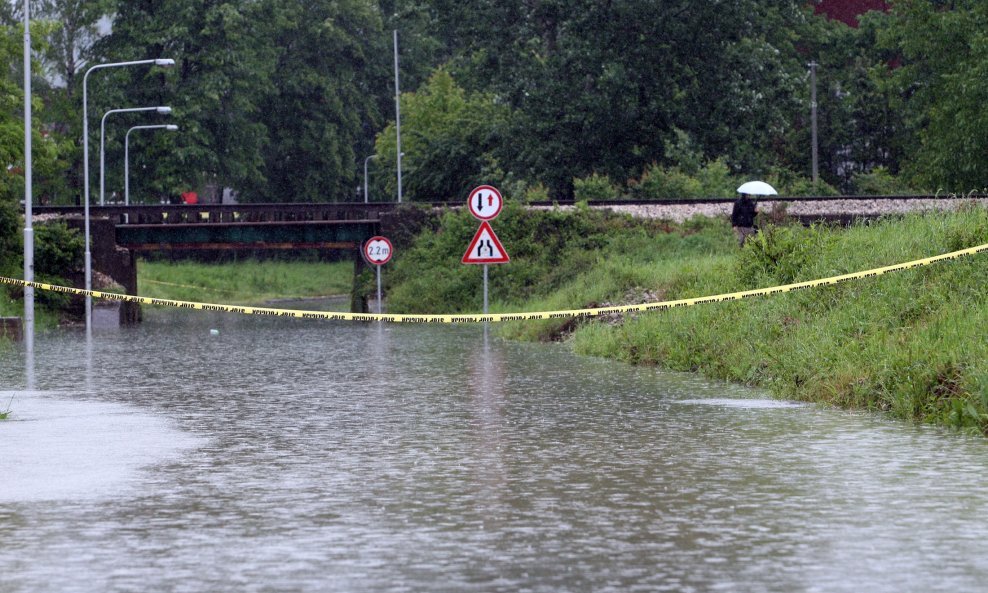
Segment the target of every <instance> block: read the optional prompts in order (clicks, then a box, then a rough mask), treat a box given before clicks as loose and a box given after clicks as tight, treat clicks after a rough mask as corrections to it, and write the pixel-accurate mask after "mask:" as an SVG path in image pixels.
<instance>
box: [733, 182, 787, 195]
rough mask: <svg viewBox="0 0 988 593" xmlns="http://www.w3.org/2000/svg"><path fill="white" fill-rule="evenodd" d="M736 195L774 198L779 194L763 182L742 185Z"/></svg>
mask: <svg viewBox="0 0 988 593" xmlns="http://www.w3.org/2000/svg"><path fill="white" fill-rule="evenodd" d="M738 193H739V194H748V195H751V196H775V195H778V194H779V192H777V191H775V188H774V187H772V186H771V185H769V184H767V183H765V182H764V181H749V182H748V183H742V184H741V187H739V188H738Z"/></svg>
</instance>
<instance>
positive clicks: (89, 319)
mask: <svg viewBox="0 0 988 593" xmlns="http://www.w3.org/2000/svg"><path fill="white" fill-rule="evenodd" d="M146 64H151V65H154V66H165V67H167V66H174V65H175V60H172V59H170V58H157V59H153V60H135V61H132V62H113V63H109V64H97V65H95V66H93V67H91V68H89V69H88V70H86V73H85V74H84V75H83V77H82V179H83V182H82V186H83V206H84V210H85V212H84V217H85V239H84V241H85V243H86V255H85V266H86V290H87V291H90V290H92V289H93V264H92V259H93V258H92V252H91V251H90V247H89V92H88V83H89V75H90V74H92V73H93V72H94V71H95V70H102V69H105V68H121V67H125V66H141V65H146ZM92 328H93V297H92V296H90V295H89V294H86V333H87V334H88V333H90V332H92Z"/></svg>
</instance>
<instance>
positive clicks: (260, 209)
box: [32, 202, 395, 225]
mask: <svg viewBox="0 0 988 593" xmlns="http://www.w3.org/2000/svg"><path fill="white" fill-rule="evenodd" d="M394 206H395V205H393V204H387V203H377V204H364V203H342V202H334V203H319V204H294V203H293V204H178V205H176V204H165V205H134V206H122V205H111V206H91V207H90V209H89V210H90V216H93V217H100V218H109V219H111V220H112V221H113V222H114V223H115V224H122V225H127V224H142V225H143V224H201V223H226V224H229V223H238V222H242V223H258V222H300V221H348V220H377V219H379V218H380V215H381V214H382V213H384V212H389V211H391V210H393V209H394ZM32 210H33V213H34V214H35V215H43V214H54V215H58V216H73V215H80V216H81V215H82V213H83V207H82V206H35V207H34V208H33V209H32Z"/></svg>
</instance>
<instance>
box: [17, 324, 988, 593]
mask: <svg viewBox="0 0 988 593" xmlns="http://www.w3.org/2000/svg"><path fill="white" fill-rule="evenodd" d="M212 330H215V331H212ZM35 351H36V352H35V357H34V360H33V361H31V362H32V363H33V364H32V365H30V366H29V365H27V364H26V361H25V360H24V355H23V354H22V353H20V352H18V351H16V350H14V351H9V350H8V351H5V352H4V353H2V354H0V381H2V383H0V407H5V406H6V405H7V403H8V401H9V400H10V398H13V400H12V402H11V403H10V407H11V409H12V414H11V420H8V421H6V422H3V423H0V448H2V449H0V450H2V454H0V567H2V568H0V592H2V593H21V592H41V591H59V592H97V591H98V592H101V593H102V592H108V591H138V590H140V591H176V592H177V591H210V592H225V591H231V592H232V591H237V592H242V591H258V592H260V591H307V592H308V591H311V592H316V591H319V592H324V591H341V592H343V591H357V592H362V591H396V592H397V591H402V592H406V591H411V592H417V591H423V592H424V591H478V592H480V591H484V592H486V591H505V592H507V591H512V592H513V591H535V592H543V591H544V592H549V591H595V592H599V591H615V592H618V591H620V592H627V591H696V592H705V591H778V592H793V591H820V592H829V591H834V592H838V591H839V592H844V591H847V592H852V591H853V592H859V591H869V592H870V593H878V592H886V591H887V592H896V593H901V592H904V591H916V592H921V591H922V592H929V591H981V590H985V587H986V583H988V521H986V520H985V517H988V480H986V478H985V476H988V445H986V443H985V441H984V440H982V439H980V438H968V437H962V436H957V435H951V434H948V433H945V432H942V431H939V430H935V429H929V428H922V427H915V426H911V425H908V424H903V423H898V422H892V421H888V420H885V419H883V418H881V417H877V416H873V415H869V414H863V413H848V412H842V411H835V410H830V409H823V408H819V407H815V406H807V405H799V404H792V403H787V402H780V401H775V400H772V399H770V398H768V396H767V395H766V394H765V393H761V392H758V391H753V390H748V389H744V388H740V387H736V386H731V385H725V384H722V383H717V382H711V381H706V380H704V379H702V378H698V377H694V376H689V375H682V374H675V373H666V372H662V371H660V370H657V369H654V368H633V367H627V366H624V365H621V364H619V363H615V362H612V361H605V360H598V359H592V358H582V357H577V356H574V355H572V354H570V353H569V352H568V351H567V350H566V349H565V347H561V346H558V345H557V346H544V345H531V344H519V343H511V342H504V341H500V340H497V339H494V338H492V337H487V338H486V339H485V335H484V332H483V328H481V327H475V326H469V327H460V326H456V327H449V326H444V327H435V326H428V327H423V326H381V325H377V324H344V323H330V322H312V321H299V320H291V319H262V318H251V317H240V316H234V315H229V314H205V313H199V312H188V311H149V312H147V314H146V321H145V323H143V324H141V325H140V326H139V327H133V328H123V329H121V330H116V331H107V332H96V333H95V335H94V336H93V338H92V340H90V341H88V342H87V340H86V339H85V336H84V333H83V332H79V331H59V332H52V333H42V334H40V335H39V336H38V337H37V340H36V344H35ZM28 368H30V369H31V370H32V371H33V376H32V377H31V379H32V381H31V384H32V385H33V387H34V388H33V389H32V390H28V389H27V388H26V386H27V385H28V380H27V377H26V369H28Z"/></svg>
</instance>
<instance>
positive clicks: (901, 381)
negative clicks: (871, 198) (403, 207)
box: [390, 208, 988, 434]
mask: <svg viewBox="0 0 988 593" xmlns="http://www.w3.org/2000/svg"><path fill="white" fill-rule="evenodd" d="M622 220H624V222H621V221H622ZM475 224H476V223H475V222H473V223H471V222H470V221H469V220H464V217H463V215H457V216H449V217H447V218H446V219H445V220H444V224H443V228H442V229H441V230H440V232H438V233H431V234H424V235H423V236H421V237H420V238H419V240H418V242H417V244H416V246H415V247H414V248H413V249H410V250H408V252H407V253H405V254H404V256H403V257H402V258H401V259H398V258H396V260H397V265H396V267H395V272H394V273H393V274H392V275H391V278H392V279H393V281H394V282H396V283H397V284H396V285H395V286H394V288H393V289H392V290H391V292H390V295H391V305H392V306H391V309H392V310H393V311H399V310H401V311H406V310H408V311H410V310H416V311H423V312H440V311H443V312H445V311H448V310H450V309H457V308H460V309H467V310H476V309H477V305H476V304H475V303H477V302H479V296H478V295H479V294H480V293H479V286H480V280H479V276H480V274H479V270H464V268H470V267H469V266H462V265H460V264H459V263H458V259H459V257H460V256H461V255H462V251H463V249H464V248H465V245H466V242H467V241H469V238H470V234H471V233H472V228H473V227H475ZM553 224H558V225H560V227H561V229H562V230H561V231H559V232H557V231H555V230H552V229H551V228H550V227H551V225H553ZM494 227H495V229H496V231H497V233H498V235H499V237H500V238H501V239H502V242H503V243H504V244H505V248H506V249H507V250H508V252H509V254H510V255H511V257H512V263H510V264H508V265H506V266H502V267H498V268H495V269H493V270H492V272H491V274H492V285H493V286H494V288H492V298H494V299H499V300H498V301H497V302H496V304H494V305H492V310H494V311H518V310H553V309H571V308H582V307H593V306H601V305H603V304H621V303H629V302H632V301H637V302H642V301H654V300H671V299H678V298H688V297H697V296H704V295H710V294H719V293H726V292H734V291H739V290H748V289H754V288H761V287H768V286H774V285H780V284H787V283H791V282H799V281H804V280H812V279H815V278H822V277H828V276H835V275H840V274H845V273H850V272H855V271H859V270H864V269H870V268H876V267H881V266H885V265H890V264H895V263H900V262H905V261H910V260H914V259H920V258H923V257H927V256H930V255H935V254H939V253H944V252H947V251H953V250H957V249H962V248H965V247H970V246H974V245H979V244H983V243H988V211H986V210H985V209H983V208H980V209H979V208H972V209H969V210H966V211H964V212H959V213H952V214H944V213H937V214H929V215H911V216H908V217H906V218H902V219H889V220H886V221H883V222H879V223H875V224H871V225H868V226H857V227H853V228H850V229H824V228H810V229H805V228H802V227H798V226H772V227H767V228H766V229H765V231H764V232H763V233H761V234H760V235H759V236H758V237H757V239H756V240H754V241H750V242H749V243H748V244H747V245H746V246H745V248H744V249H743V250H738V249H737V248H736V247H735V246H732V241H733V237H732V236H731V231H730V228H729V227H728V226H727V223H726V221H714V222H706V223H702V222H699V221H695V222H692V223H690V224H687V225H685V226H682V227H670V228H669V229H666V230H667V231H669V232H658V229H656V227H655V226H654V224H652V225H651V226H650V225H649V224H647V223H634V222H631V221H627V220H625V219H620V218H616V217H601V216H599V215H595V214H593V213H588V212H583V213H580V214H576V215H563V214H559V213H555V214H553V213H549V214H537V215H536V214H526V215H524V216H521V215H520V214H519V213H518V212H510V211H509V212H507V215H505V214H502V218H499V219H498V220H497V221H495V223H494ZM502 229H503V232H502ZM465 231H466V232H465ZM533 245H534V246H539V245H541V246H543V248H544V250H545V252H543V253H538V252H532V249H531V247H532V246H533ZM547 260H552V261H547ZM986 285H988V261H986V256H985V255H984V254H982V255H977V256H972V257H966V258H962V259H960V260H954V261H949V262H942V263H938V264H934V265H932V266H928V267H923V268H917V269H913V270H908V271H903V272H896V273H894V274H889V275H885V276H881V277H877V278H869V279H864V280H860V281H854V282H849V283H844V284H840V285H837V286H830V287H820V288H813V289H809V290H803V291H798V292H795V293H786V294H780V295H774V296H770V297H757V298H752V299H746V300H744V301H740V302H732V303H717V304H707V305H701V306H696V307H690V308H685V309H677V310H672V311H664V312H655V313H646V314H641V315H637V316H629V317H626V318H622V319H618V320H614V319H610V320H595V321H581V322H580V323H579V324H575V323H574V322H572V321H558V320H551V321H545V322H537V323H533V322H526V323H517V324H512V325H508V326H505V327H504V328H503V331H504V332H505V333H506V334H507V335H510V336H513V337H518V338H526V339H551V338H553V337H559V336H565V337H566V339H568V340H569V341H570V343H571V344H572V346H573V348H574V350H575V351H576V352H578V353H581V354H587V355H595V356H605V357H611V358H616V359H619V360H623V361H627V362H630V363H634V364H655V365H660V366H662V367H664V368H668V369H673V370H683V371H693V372H698V373H702V374H704V375H706V376H709V377H713V378H719V379H724V380H728V381H733V382H739V383H745V384H748V385H753V386H759V387H763V388H766V389H768V390H770V391H771V392H773V393H774V394H776V395H778V396H780V397H785V398H792V399H798V400H804V401H813V402H824V403H828V404H834V405H837V406H841V407H845V408H858V409H869V410H881V411H885V412H888V413H890V414H891V415H893V416H895V417H898V418H903V419H910V420H917V421H923V422H930V423H935V424H941V425H948V426H952V427H957V428H960V429H963V430H967V431H972V432H980V433H983V434H986V433H988V340H985V338H984V329H985V328H986V327H988V294H986V291H985V286H986ZM456 303H460V304H461V306H460V307H455V306H453V307H451V305H455V304H456ZM463 304H466V306H462V305H463Z"/></svg>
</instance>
